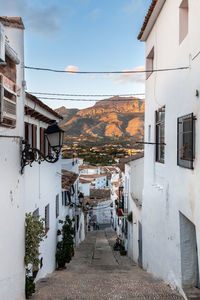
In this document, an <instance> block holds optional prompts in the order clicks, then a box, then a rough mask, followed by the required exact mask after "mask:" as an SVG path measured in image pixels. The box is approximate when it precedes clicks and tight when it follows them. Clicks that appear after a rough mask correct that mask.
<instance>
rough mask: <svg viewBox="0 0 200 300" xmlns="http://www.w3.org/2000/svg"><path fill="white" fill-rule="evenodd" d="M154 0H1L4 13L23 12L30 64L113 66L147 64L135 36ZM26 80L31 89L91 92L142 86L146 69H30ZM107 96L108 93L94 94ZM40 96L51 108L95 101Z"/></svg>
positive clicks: (137, 90) (134, 90) (129, 90)
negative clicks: (81, 73)
mask: <svg viewBox="0 0 200 300" xmlns="http://www.w3.org/2000/svg"><path fill="white" fill-rule="evenodd" d="M150 2H151V0H6V1H3V0H1V1H0V11H1V15H3V16H20V17H22V19H23V22H24V25H25V65H26V66H33V67H41V68H52V69H59V70H73V71H77V70H78V71H108V72H110V71H123V70H135V69H136V70H142V69H144V64H145V44H144V43H142V42H140V41H138V40H137V35H138V34H139V32H140V29H141V26H142V24H143V21H144V17H145V15H146V13H147V10H148V8H149V5H150ZM26 82H27V91H28V92H48V93H66V94H87V95H88V94H109V95H110V94H111V95H119V94H131V93H143V92H144V74H134V75H127V74H123V75H122V74H121V75H120V74H118V75H116V74H115V75H112V74H107V75H102V74H101V75H92V74H90V75H88V74H87V75H79V74H67V73H64V74H61V73H50V72H43V71H35V70H26ZM44 97H46V96H44ZM48 97H54V96H48ZM58 97H59V96H58ZM141 97H142V98H144V97H143V96H141ZM59 98H62V97H59ZM64 98H75V97H64ZM77 98H78V99H91V97H77ZM103 98H105V97H97V98H95V99H96V100H100V99H103ZM92 99H93V98H92ZM42 101H44V102H45V103H46V104H47V105H49V106H50V107H52V108H57V107H60V106H65V107H66V108H75V107H76V108H79V109H82V108H86V107H89V106H92V105H94V104H95V102H78V101H63V100H62V101H60V100H59V101H58V100H42Z"/></svg>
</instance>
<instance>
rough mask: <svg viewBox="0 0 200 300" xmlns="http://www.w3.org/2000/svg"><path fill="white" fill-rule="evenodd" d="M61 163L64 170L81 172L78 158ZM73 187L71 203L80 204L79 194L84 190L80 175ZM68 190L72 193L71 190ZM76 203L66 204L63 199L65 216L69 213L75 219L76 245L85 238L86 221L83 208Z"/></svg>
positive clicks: (63, 160) (64, 160)
mask: <svg viewBox="0 0 200 300" xmlns="http://www.w3.org/2000/svg"><path fill="white" fill-rule="evenodd" d="M61 165H62V170H67V171H70V172H73V173H76V174H79V169H78V159H62V161H61ZM73 187H74V193H72V195H71V203H74V204H76V205H79V200H78V195H79V192H82V191H81V189H80V184H79V176H78V177H77V179H76V180H75V182H74V183H73ZM64 191H67V190H65V189H62V192H64ZM68 191H69V192H70V193H71V191H70V190H68ZM82 193H83V192H82ZM83 194H84V193H83ZM84 196H85V195H84ZM76 205H70V204H69V203H68V204H67V205H65V203H64V201H62V207H63V210H64V211H65V213H64V216H63V217H64V218H65V216H66V215H67V214H68V215H69V216H70V218H71V219H74V220H75V224H74V225H75V246H78V245H79V244H80V243H81V242H82V241H83V240H84V239H85V221H84V213H83V210H82V209H81V208H78V207H77V206H76Z"/></svg>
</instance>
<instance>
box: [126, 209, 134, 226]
mask: <svg viewBox="0 0 200 300" xmlns="http://www.w3.org/2000/svg"><path fill="white" fill-rule="evenodd" d="M127 220H128V221H129V222H130V223H132V222H133V213H132V211H131V212H130V213H129V214H128V215H127Z"/></svg>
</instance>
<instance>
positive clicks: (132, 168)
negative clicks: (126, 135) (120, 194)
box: [124, 152, 144, 266]
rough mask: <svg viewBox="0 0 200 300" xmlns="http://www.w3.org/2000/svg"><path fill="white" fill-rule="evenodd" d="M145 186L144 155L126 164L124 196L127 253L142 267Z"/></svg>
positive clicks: (133, 158)
mask: <svg viewBox="0 0 200 300" xmlns="http://www.w3.org/2000/svg"><path fill="white" fill-rule="evenodd" d="M143 185H144V153H143V152H141V153H138V154H136V155H134V156H132V157H131V160H130V161H129V162H127V163H126V164H125V186H124V194H125V201H126V202H127V208H128V216H130V214H132V222H130V221H129V222H128V234H127V251H128V255H129V256H130V257H131V258H132V259H133V260H134V261H135V262H138V264H139V265H140V266H142V236H141V234H142V233H141V228H142V193H143Z"/></svg>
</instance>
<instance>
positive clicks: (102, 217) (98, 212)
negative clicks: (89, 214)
mask: <svg viewBox="0 0 200 300" xmlns="http://www.w3.org/2000/svg"><path fill="white" fill-rule="evenodd" d="M111 203H112V200H107V201H102V202H100V203H99V204H98V205H97V206H95V207H94V208H93V216H96V221H97V223H99V224H111V216H112V214H111V212H112V211H113V208H111V206H110V205H111Z"/></svg>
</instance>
